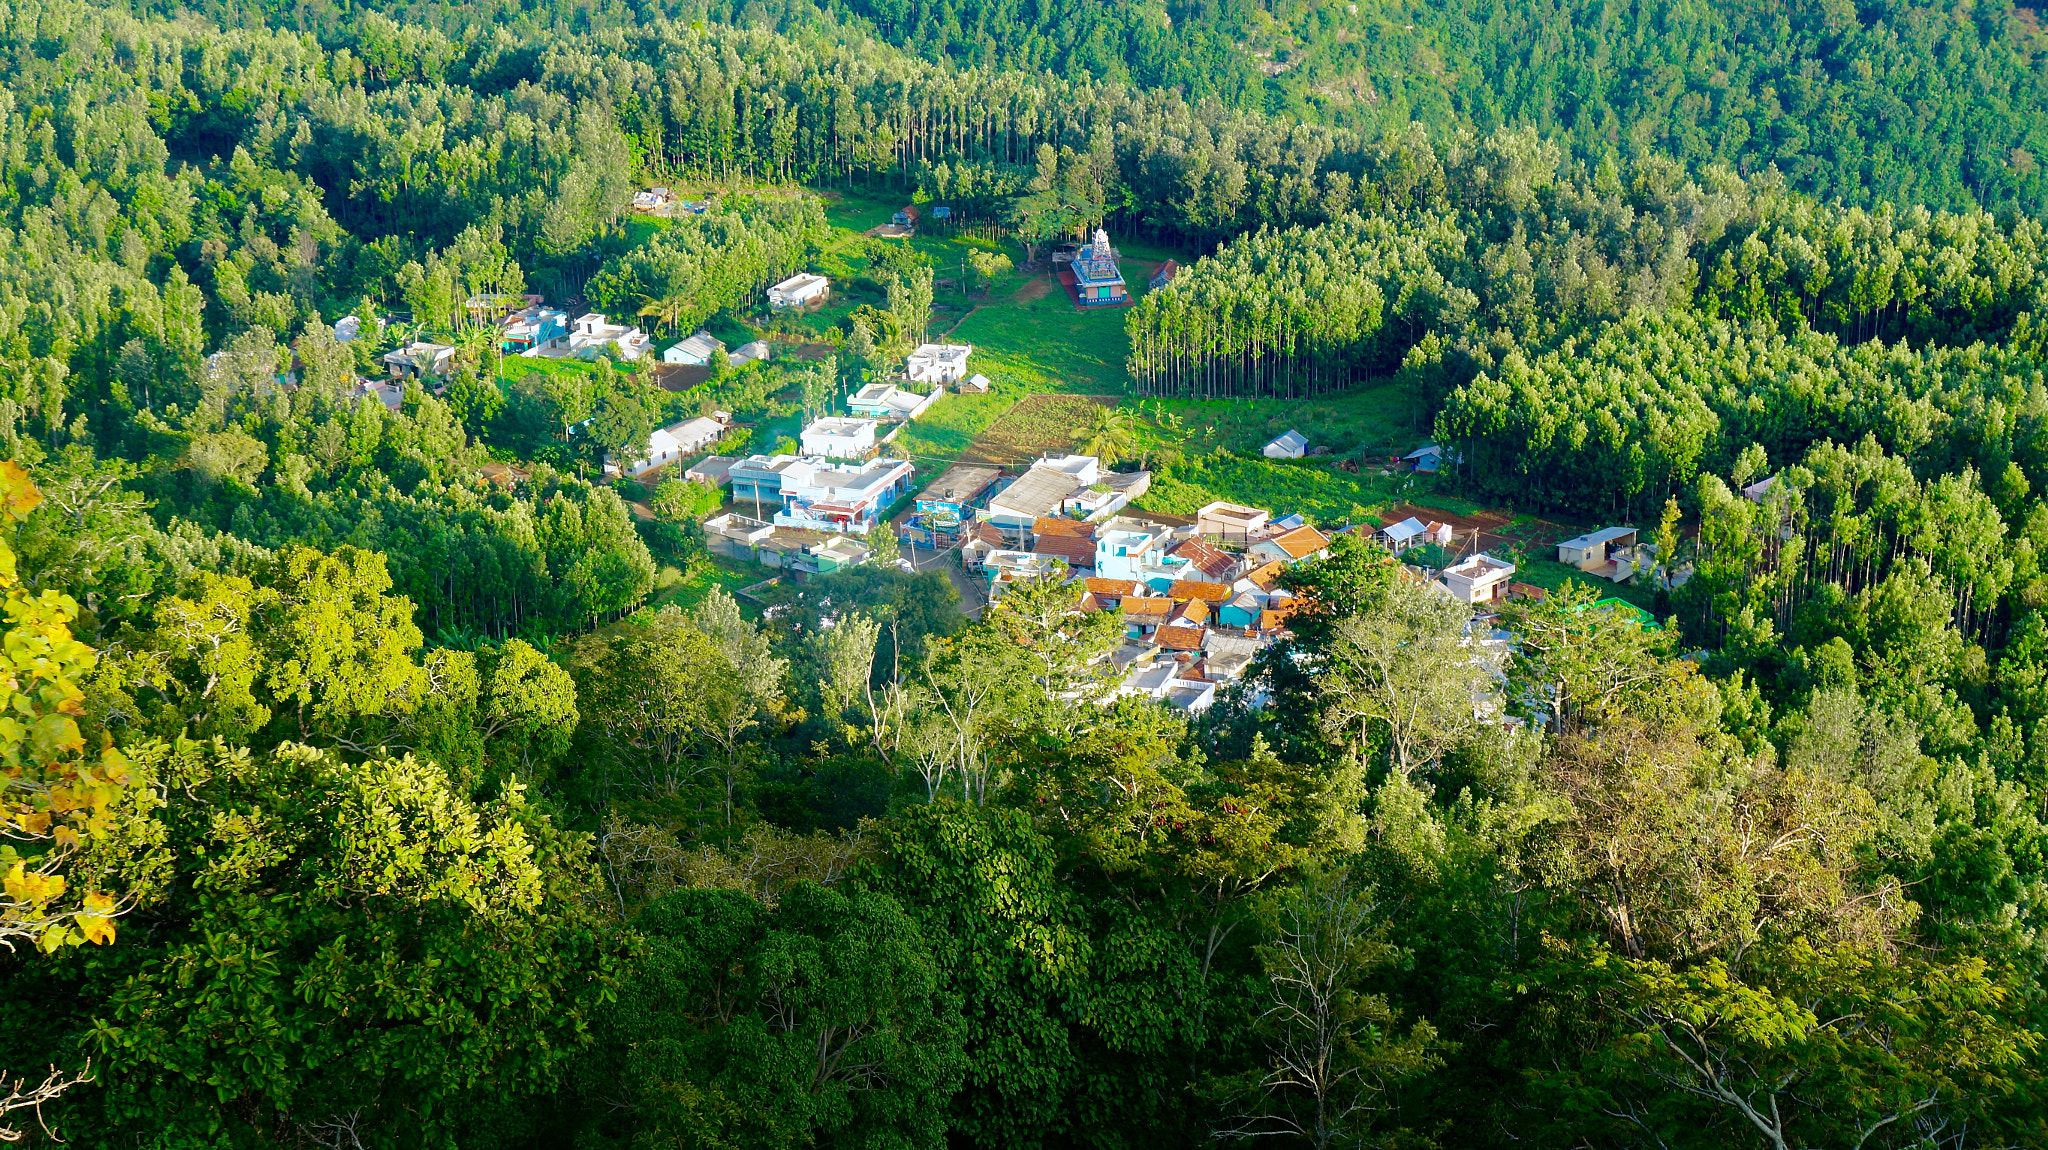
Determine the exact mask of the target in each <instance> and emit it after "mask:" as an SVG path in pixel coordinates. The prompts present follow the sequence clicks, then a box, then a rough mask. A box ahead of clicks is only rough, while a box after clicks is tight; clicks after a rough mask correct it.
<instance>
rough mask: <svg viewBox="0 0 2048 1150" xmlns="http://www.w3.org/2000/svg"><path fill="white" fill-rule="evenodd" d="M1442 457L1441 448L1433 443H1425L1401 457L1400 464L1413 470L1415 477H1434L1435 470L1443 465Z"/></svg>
mask: <svg viewBox="0 0 2048 1150" xmlns="http://www.w3.org/2000/svg"><path fill="white" fill-rule="evenodd" d="M1443 456H1444V449H1443V448H1441V447H1438V446H1437V445H1436V444H1434V443H1425V444H1423V445H1422V446H1421V447H1418V448H1416V449H1415V450H1413V451H1411V452H1409V453H1408V454H1406V455H1404V456H1402V457H1401V462H1403V463H1406V464H1408V465H1409V466H1410V467H1411V468H1413V469H1414V471H1415V473H1416V474H1417V475H1434V474H1436V470H1437V468H1438V467H1441V466H1442V465H1443Z"/></svg>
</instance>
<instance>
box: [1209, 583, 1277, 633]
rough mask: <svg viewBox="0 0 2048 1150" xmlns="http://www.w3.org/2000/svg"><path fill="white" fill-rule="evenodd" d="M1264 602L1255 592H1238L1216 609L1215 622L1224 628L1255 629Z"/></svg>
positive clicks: (1264, 607) (1264, 606)
mask: <svg viewBox="0 0 2048 1150" xmlns="http://www.w3.org/2000/svg"><path fill="white" fill-rule="evenodd" d="M1265 609H1266V600H1265V599H1264V597H1262V596H1260V595H1259V594H1258V593H1257V592H1255V591H1240V592H1238V593H1237V594H1236V596H1235V597H1234V598H1232V599H1231V600H1230V601H1229V602H1228V603H1225V604H1223V605H1222V606H1220V607H1218V608H1217V609H1216V622H1217V623H1218V624H1220V625H1222V626H1225V627H1256V626H1257V625H1258V622H1259V613H1260V612H1261V611H1264V610H1265Z"/></svg>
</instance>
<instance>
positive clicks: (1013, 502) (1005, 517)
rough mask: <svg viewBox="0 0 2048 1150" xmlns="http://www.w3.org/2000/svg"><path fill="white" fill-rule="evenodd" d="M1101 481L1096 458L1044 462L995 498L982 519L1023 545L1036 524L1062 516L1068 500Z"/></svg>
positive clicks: (1084, 456)
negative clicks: (1039, 521) (1042, 518)
mask: <svg viewBox="0 0 2048 1150" xmlns="http://www.w3.org/2000/svg"><path fill="white" fill-rule="evenodd" d="M1101 480H1102V463H1101V461H1100V460H1098V459H1096V458H1095V457H1094V456H1092V455H1064V456H1059V457H1056V458H1050V459H1041V460H1039V461H1038V462H1036V463H1033V464H1032V465H1031V468H1030V470H1028V471H1026V472H1025V473H1024V474H1023V475H1021V476H1019V477H1018V479H1017V481H1016V482H1015V483H1012V484H1010V485H1009V486H1008V487H1005V488H1004V489H1002V490H1001V491H999V492H997V493H996V494H995V495H994V496H992V497H991V498H990V499H989V501H988V506H987V507H986V508H985V509H983V511H982V514H981V515H980V516H979V518H980V519H981V520H983V521H984V522H986V523H989V524H991V525H993V526H994V527H995V528H996V530H998V531H1001V532H1002V533H1003V534H1004V535H1005V536H1008V537H1009V538H1011V539H1014V540H1017V541H1019V542H1022V541H1023V539H1024V536H1025V534H1026V533H1028V532H1029V531H1030V530H1031V525H1032V524H1033V523H1036V522H1037V521H1038V520H1039V519H1040V518H1041V517H1050V516H1055V515H1058V514H1060V512H1062V511H1063V510H1065V509H1066V504H1067V500H1068V499H1070V498H1072V497H1073V496H1074V495H1075V494H1076V493H1078V492H1081V491H1085V490H1087V489H1088V488H1090V487H1093V486H1094V485H1095V484H1097V483H1099V482H1101Z"/></svg>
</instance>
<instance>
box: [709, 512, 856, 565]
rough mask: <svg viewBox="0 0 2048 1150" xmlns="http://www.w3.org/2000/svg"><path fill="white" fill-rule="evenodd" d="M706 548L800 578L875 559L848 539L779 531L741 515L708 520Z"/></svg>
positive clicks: (778, 528)
mask: <svg viewBox="0 0 2048 1150" xmlns="http://www.w3.org/2000/svg"><path fill="white" fill-rule="evenodd" d="M704 545H705V548H706V549H707V550H709V551H710V552H711V553H712V554H714V555H719V556H723V557H724V558H727V559H735V560H738V561H740V562H743V563H759V564H761V565H762V566H765V567H774V568H779V569H781V570H785V571H790V572H792V573H794V574H796V575H797V576H798V577H802V576H804V575H822V574H828V573H830V572H833V571H840V570H844V569H846V568H848V567H855V566H858V565H860V564H862V563H866V562H868V561H869V560H870V559H871V558H873V555H874V550H873V549H872V548H870V547H869V546H868V545H867V544H866V543H864V542H862V541H860V540H859V539H855V538H852V537H850V536H847V535H824V534H820V533H818V532H815V531H806V530H801V529H790V528H783V527H777V526H775V525H773V524H769V523H763V522H761V521H760V520H758V519H750V518H748V517H746V516H744V515H737V514H725V515H718V516H713V517H712V518H710V519H707V520H705V521H704Z"/></svg>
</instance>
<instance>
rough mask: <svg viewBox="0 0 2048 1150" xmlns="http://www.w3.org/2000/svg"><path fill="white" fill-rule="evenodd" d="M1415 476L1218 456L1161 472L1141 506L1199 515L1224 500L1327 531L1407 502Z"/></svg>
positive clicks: (1153, 481) (1320, 464)
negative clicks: (1408, 487) (1305, 520)
mask: <svg viewBox="0 0 2048 1150" xmlns="http://www.w3.org/2000/svg"><path fill="white" fill-rule="evenodd" d="M1411 482H1413V479H1412V477H1410V476H1405V475H1399V476H1381V475H1378V474H1375V473H1368V474H1365V475H1352V474H1351V473H1349V472H1346V471H1339V470H1338V469H1337V468H1336V467H1335V466H1333V465H1329V464H1323V463H1306V462H1280V461H1277V460H1271V459H1259V458H1246V457H1244V456H1238V455H1213V456H1210V457H1209V458H1207V459H1202V460H1196V461H1189V462H1186V463H1180V464H1175V465H1173V466H1172V467H1170V468H1166V469H1163V470H1162V471H1161V472H1158V473H1155V474H1154V475H1153V477H1152V489H1151V490H1150V491H1147V492H1146V493H1145V495H1144V497H1143V498H1141V499H1139V500H1138V501H1137V502H1136V506H1137V507H1138V508H1139V509H1140V510H1142V511H1158V512H1161V513H1164V514H1167V515H1193V514H1194V513H1195V511H1196V510H1197V509H1198V508H1200V507H1201V506H1202V505H1203V504H1205V503H1212V502H1215V501H1216V500H1218V499H1223V500H1228V501H1229V502H1232V503H1244V504H1249V505H1250V506H1253V507H1263V508H1266V509H1268V510H1270V511H1271V512H1272V513H1273V514H1274V516H1275V517H1276V518H1277V517H1279V516H1284V515H1290V514H1297V513H1298V514H1300V515H1303V516H1306V517H1307V518H1308V519H1309V521H1310V522H1313V523H1317V524H1320V525H1323V526H1327V527H1341V526H1343V525H1345V524H1348V523H1360V522H1363V521H1364V520H1366V519H1367V518H1368V517H1370V516H1371V515H1372V509H1373V508H1374V507H1378V506H1381V505H1383V504H1387V503H1391V502H1394V501H1395V500H1397V499H1407V498H1409V495H1408V494H1407V492H1406V491H1404V490H1403V486H1404V485H1405V484H1408V483H1411Z"/></svg>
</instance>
